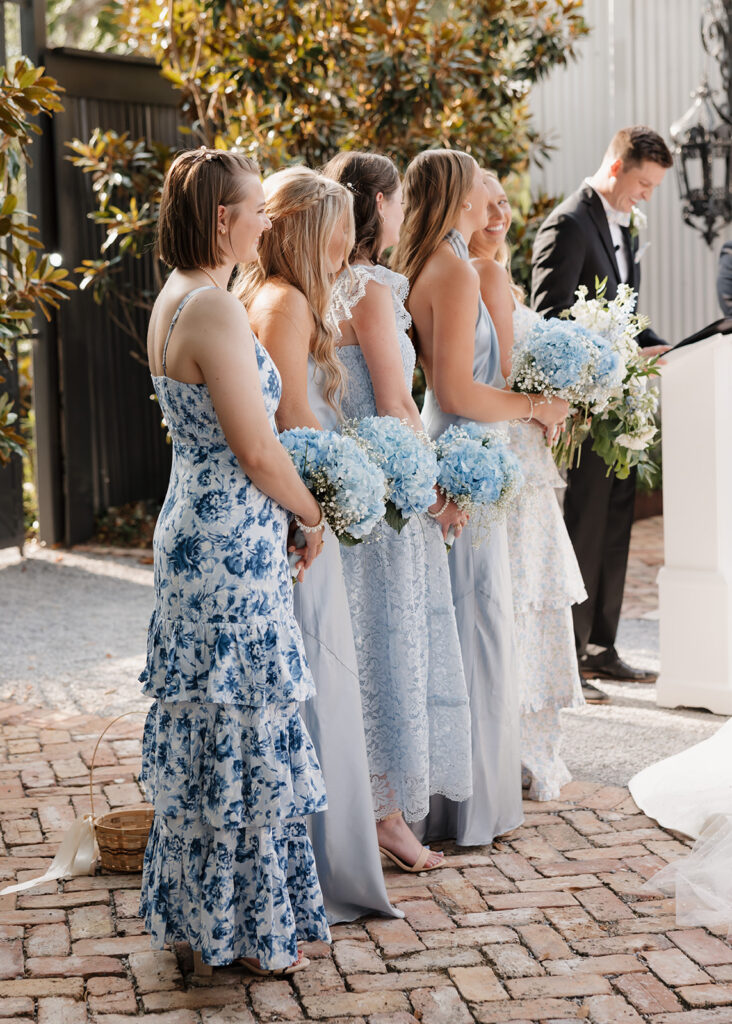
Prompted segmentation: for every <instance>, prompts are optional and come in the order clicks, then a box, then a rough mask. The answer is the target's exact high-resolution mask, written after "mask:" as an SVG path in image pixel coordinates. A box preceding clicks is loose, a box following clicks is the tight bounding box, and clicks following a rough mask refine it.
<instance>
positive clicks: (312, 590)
mask: <svg viewBox="0 0 732 1024" xmlns="http://www.w3.org/2000/svg"><path fill="white" fill-rule="evenodd" d="M321 380H322V372H321V371H320V370H319V369H318V368H317V367H316V365H315V363H314V361H313V359H312V358H309V359H308V401H309V403H310V408H311V409H312V411H313V412H314V414H315V415H316V416H317V418H318V420H319V422H320V424H321V426H322V427H323V428H324V429H331V428H333V427H334V426H335V424H336V413H335V412H334V410H333V409H332V408H331V407H330V406H329V405H328V403H327V402H326V401H325V398H324V397H323V392H322V388H321V386H320V382H321ZM324 539H325V544H324V547H323V551H322V552H321V554H320V555H319V556H318V557H317V558H316V559H315V561H314V562H313V564H312V566H311V567H310V568H309V569H308V570H307V572H306V573H305V580H304V582H303V583H298V584H297V585H296V586H295V588H294V599H295V618H296V619H297V622H298V625H299V626H300V630H301V632H302V638H303V642H304V644H305V654H306V657H307V659H308V664H309V665H310V670H311V672H312V675H313V679H314V681H315V690H316V694H315V696H314V697H313V698H312V699H311V700H309V701H308V702H307V703H305V704H303V705H302V707H301V709H300V713H301V715H302V717H303V721H305V722H306V727H307V729H308V732H309V733H310V737H311V739H312V741H313V744H314V746H315V749H316V751H317V754H318V760H319V762H320V766H321V770H322V772H323V777H324V779H325V788H326V792H327V794H328V810H327V811H323V813H322V814H314V815H312V816H311V817H310V818H309V820H308V830H309V832H310V838H311V841H312V845H313V852H314V854H315V865H316V868H317V872H318V878H319V879H320V887H321V889H322V892H323V899H324V902H325V909H326V914H327V916H328V922H329V924H335V923H337V922H339V921H353V920H355V919H356V918H357V917H361V916H362V915H364V914H385V915H390V916H392V917H403V916H404V915H403V914H402V913H401V911H399V910H396V909H395V908H394V907H392V905H391V904H390V903H389V899H388V897H387V895H386V886H385V884H384V874H383V870H382V866H381V857H380V854H379V844H378V841H377V838H376V822H375V820H374V812H373V806H372V802H371V785H370V782H369V766H368V761H367V758H366V743H365V740H364V730H363V718H362V713H361V694H360V690H359V685H358V671H357V667H356V651H355V648H354V645H353V633H352V629H351V618H350V614H349V611H348V598H347V596H346V588H345V584H344V582H343V570H342V567H341V556H340V550H339V549H340V545H339V543H338V541H337V540H336V538H335V536H334V535H333V533H331V531H330V530H329V529H328V528H327V527H326V531H325V538H324Z"/></svg>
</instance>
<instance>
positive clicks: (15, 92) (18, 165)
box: [0, 57, 76, 463]
mask: <svg viewBox="0 0 732 1024" xmlns="http://www.w3.org/2000/svg"><path fill="white" fill-rule="evenodd" d="M61 91H62V90H61V88H60V86H59V85H58V83H57V82H56V81H55V79H53V78H51V77H49V76H47V75H44V73H43V68H42V67H41V68H37V67H34V66H33V64H31V63H30V61H28V60H27V59H26V58H24V57H23V58H20V59H18V60H16V61H15V62H14V63H13V66H12V67H5V68H0V254H2V261H1V262H0V362H1V361H2V360H3V359H4V360H5V362H6V363H7V362H10V361H11V360H12V358H13V352H14V349H15V347H16V345H17V342H18V341H19V340H20V339H22V338H24V337H27V336H29V335H30V333H31V321H32V319H33V317H34V316H35V315H36V313H38V312H39V311H40V312H41V313H42V314H43V315H44V316H45V317H46V319H47V320H50V318H51V312H50V311H51V308H54V309H57V308H58V306H59V303H60V302H61V300H62V299H64V298H66V294H65V293H66V292H67V291H69V290H70V289H73V288H75V287H76V286H75V285H74V284H73V283H72V282H71V281H69V280H68V272H67V271H66V270H64V269H63V268H61V267H55V266H53V264H52V263H51V261H50V259H49V257H48V255H47V254H46V253H44V252H43V251H42V249H43V246H42V243H41V241H40V239H39V238H38V231H37V228H36V227H35V226H34V225H33V224H31V223H30V220H31V217H30V215H29V214H28V213H26V212H25V211H24V210H22V209H19V206H18V201H19V193H20V191H21V187H22V180H23V175H24V170H25V165H27V164H30V162H31V160H30V156H29V152H28V150H29V147H30V144H31V142H32V138H33V135H40V134H41V128H40V127H39V126H38V124H37V123H36V122H35V121H34V120H32V119H33V118H36V117H38V115H40V114H42V113H47V114H52V113H55V112H56V111H59V110H62V109H63V107H62V105H61V101H60V100H59V98H58V94H59V92H61ZM3 379H4V378H2V377H0V384H1V383H2V382H3ZM17 419H18V416H17V413H16V412H15V411H14V410H13V407H12V403H11V401H10V398H9V396H8V395H7V394H0V463H4V462H7V460H8V459H9V458H10V456H11V454H12V453H13V452H19V451H20V450H21V448H22V443H23V439H22V436H21V435H20V433H18V429H17Z"/></svg>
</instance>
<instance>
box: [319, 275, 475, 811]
mask: <svg viewBox="0 0 732 1024" xmlns="http://www.w3.org/2000/svg"><path fill="white" fill-rule="evenodd" d="M351 271H352V274H351V273H349V271H344V272H343V274H342V275H341V277H339V279H338V281H337V282H336V287H335V289H334V301H333V305H334V310H335V311H336V316H337V319H338V320H344V319H345V318H346V317H348V316H349V315H350V311H351V310H352V309H353V308H354V306H355V305H356V304H357V303H358V302H359V301H360V300H361V299H362V298H363V296H364V294H365V291H366V287H367V285H368V283H369V282H370V281H372V280H373V281H376V282H377V283H378V284H381V285H387V286H388V287H389V289H390V291H391V296H392V301H393V305H394V314H395V317H396V322H397V333H398V338H399V348H400V352H401V357H402V365H403V368H404V378H405V380H406V381H407V382H408V384H409V386H410V387H411V383H412V374H413V372H414V363H415V355H414V349H413V347H412V344H411V342H410V341H409V338H408V337H407V333H406V331H407V329H408V327H409V324H410V319H409V314H408V313H407V311H406V309H405V308H404V301H405V299H406V296H407V290H408V283H407V280H406V278H405V277H402V275H401V274H395V273H394V272H393V271H391V270H388V269H387V268H386V267H380V266H377V267H363V266H356V267H353V268H351ZM338 353H339V356H340V358H341V360H342V361H343V363H344V365H345V367H346V370H347V373H348V380H347V387H346V390H345V394H344V397H343V403H342V409H343V415H344V416H345V417H347V418H349V419H361V418H363V417H364V416H375V415H376V412H377V411H376V402H375V399H374V390H373V387H372V384H371V378H370V376H369V371H368V366H367V365H366V360H365V359H364V357H363V353H362V352H361V349H360V348H359V346H358V345H346V346H342V347H341V348H339V350H338ZM377 530H378V532H377V533H376V534H375V535H372V537H371V538H369V539H368V540H367V542H366V543H363V544H359V545H357V546H356V547H351V548H342V550H341V557H342V560H343V569H344V573H345V577H346V586H347V589H348V598H349V603H350V608H351V619H352V622H353V634H354V639H355V642H356V655H357V658H358V670H359V681H360V684H361V701H362V705H363V718H364V728H365V733H366V749H367V753H368V759H369V767H370V770H371V788H372V793H373V801H374V812H375V816H376V818H377V819H381V818H383V817H385V816H386V815H387V814H390V813H392V812H394V811H397V810H401V811H402V812H403V814H404V817H405V819H406V820H407V821H417V820H419V819H420V818H423V817H424V816H425V815H426V814H427V810H428V808H429V800H430V797H431V796H433V795H434V794H438V793H439V794H443V795H444V796H446V797H449V798H451V799H452V800H464V799H465V798H466V797H467V796H468V795H469V794H470V790H471V781H470V780H471V772H470V760H471V759H470V718H469V710H468V698H467V691H466V686H465V677H464V675H463V669H462V662H461V657H460V644H459V641H458V635H457V628H456V624H455V613H454V611H453V607H452V601H451V595H450V577H449V571H448V568H447V557H446V552H445V545H444V542H443V540H442V533H441V531H440V528H439V526H438V525H437V523H436V522H435V521H434V520H432V519H430V518H429V517H427V516H413V517H412V518H411V519H410V520H409V522H408V523H407V525H406V526H405V527H404V529H403V530H402V531H401V533H396V532H395V531H394V530H392V529H391V528H390V527H389V526H386V525H385V524H382V525H381V526H379V527H378V528H377Z"/></svg>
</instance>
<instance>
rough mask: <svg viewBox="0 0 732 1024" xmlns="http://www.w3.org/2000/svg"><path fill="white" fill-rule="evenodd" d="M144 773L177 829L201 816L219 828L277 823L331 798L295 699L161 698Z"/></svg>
mask: <svg viewBox="0 0 732 1024" xmlns="http://www.w3.org/2000/svg"><path fill="white" fill-rule="evenodd" d="M140 780H141V782H142V783H143V786H144V787H145V793H146V796H147V798H148V800H149V801H150V802H151V803H152V804H153V806H154V807H155V811H156V814H160V815H162V817H163V818H164V819H166V820H167V821H168V822H169V823H170V824H171V827H173V828H174V830H175V832H176V833H178V832H179V831H180V830H181V828H182V829H187V828H189V827H191V825H192V824H193V823H194V822H195V821H196V820H198V819H199V818H200V819H202V820H203V821H204V823H206V824H208V825H210V826H211V827H213V828H217V829H237V828H270V827H275V826H278V825H280V824H282V823H283V822H285V821H287V820H288V819H292V818H296V817H300V816H301V815H304V814H314V813H316V812H317V811H322V810H325V808H326V806H327V801H326V795H325V787H324V785H323V779H322V776H321V774H320V771H319V766H318V761H317V757H316V755H315V751H314V749H313V744H312V741H311V740H310V737H309V735H308V733H307V731H306V729H305V728H304V726H303V723H302V719H301V718H300V714H299V707H298V705H297V703H295V702H291V703H289V704H286V705H270V706H268V707H253V708H241V707H232V706H231V705H219V706H216V705H212V704H195V703H186V704H184V703H180V702H178V703H173V704H161V703H157V702H156V703H155V704H153V706H152V708H151V709H150V712H149V713H148V716H147V720H146V722H145V731H144V735H143V749H142V772H141V774H140Z"/></svg>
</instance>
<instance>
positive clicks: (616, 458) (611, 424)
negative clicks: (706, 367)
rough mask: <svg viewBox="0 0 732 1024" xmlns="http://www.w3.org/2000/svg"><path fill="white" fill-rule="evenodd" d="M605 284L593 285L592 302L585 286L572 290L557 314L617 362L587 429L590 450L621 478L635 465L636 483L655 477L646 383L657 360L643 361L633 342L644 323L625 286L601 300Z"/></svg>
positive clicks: (651, 399)
mask: <svg viewBox="0 0 732 1024" xmlns="http://www.w3.org/2000/svg"><path fill="white" fill-rule="evenodd" d="M605 285H606V282H605V281H596V282H595V292H596V298H594V299H588V298H587V288H585V287H581V288H578V289H577V292H576V295H577V301H576V302H575V303H574V305H573V306H572V307H571V308H570V309H568V310H566V311H565V312H564V313H563V314H562V316H563V317H564V316H566V317H571V318H572V321H575V322H576V323H579V324H581V325H582V326H583V327H586V328H588V329H589V330H591V331H594V332H596V333H597V334H600V335H601V336H602V337H603V338H605V339H606V341H607V342H608V343H609V345H610V346H611V348H612V350H613V352H615V353H616V354H617V356H618V358H619V360H620V364H621V368H622V377H621V381H620V384H619V386H618V387H617V388H615V389H613V390H612V391H611V393H610V395H609V396H608V401H607V402H606V403H605V404H604V406H603V407H602V408H599V409H597V410H595V412H594V415H593V417H592V422H591V424H590V425H589V431H588V432H589V434H590V436H591V437H592V450H593V451H595V452H596V453H597V454H598V455H599V456H600V458H601V459H603V461H604V462H605V464H606V465H607V467H608V473H609V472H610V471H611V470H612V471H613V472H615V473H616V474H617V476H618V477H619V478H620V479H621V480H622V479H625V478H626V477H627V476H628V475H629V473H630V471H631V469H632V468H633V467H637V469H638V476H639V478H640V479H641V480H644V481H646V482H650V481H651V480H652V479H653V477H654V475H655V473H656V466H655V465H654V463H653V461H652V459H651V457H650V455H649V453H648V450H649V448H650V447H651V445H652V444H653V443H654V442H655V441H656V440H657V435H658V427H657V424H656V412H657V409H658V397H657V395H656V392H655V391H654V390H653V389H652V388H649V387H648V379H649V378H650V377H653V376H657V375H658V368H657V365H656V364H657V362H658V360H657V358H654V359H645V358H644V357H643V354H642V353H643V350H642V349H641V347H640V346H639V345H638V342H637V341H636V340H635V339H636V337H637V336H638V335H639V334H640V333H641V331H644V330H645V329H646V327H648V325H649V322H650V321H649V320H648V318H647V317H644V316H639V315H638V314H637V313H636V312H635V307H636V302H637V299H638V296H637V294H636V292H635V291H634V290H633V289H632V288H631V287H630V286H629V285H627V284H621V285H620V286H619V287H618V292H617V295H616V296H615V298H614V299H612V300H608V299H606V298H605V295H604V292H605Z"/></svg>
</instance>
